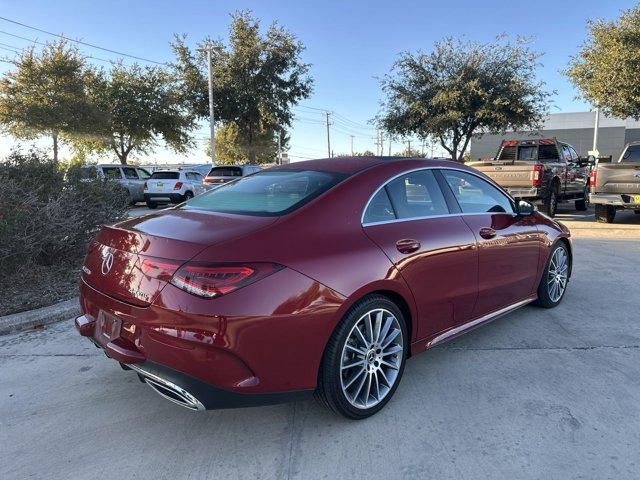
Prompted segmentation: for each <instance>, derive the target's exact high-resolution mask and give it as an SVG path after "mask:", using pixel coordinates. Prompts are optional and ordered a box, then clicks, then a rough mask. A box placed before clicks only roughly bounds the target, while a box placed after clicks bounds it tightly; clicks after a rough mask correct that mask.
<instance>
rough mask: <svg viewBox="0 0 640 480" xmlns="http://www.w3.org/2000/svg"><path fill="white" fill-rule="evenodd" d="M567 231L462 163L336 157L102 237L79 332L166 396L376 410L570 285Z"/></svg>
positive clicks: (189, 401)
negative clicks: (479, 331)
mask: <svg viewBox="0 0 640 480" xmlns="http://www.w3.org/2000/svg"><path fill="white" fill-rule="evenodd" d="M569 237H570V234H569V231H568V230H567V229H566V228H565V227H564V226H563V225H561V224H559V223H557V222H555V221H554V220H552V219H550V218H548V217H545V216H544V215H542V214H540V213H538V212H534V209H533V207H532V205H531V204H529V203H527V202H523V201H520V200H517V199H513V198H511V197H510V196H509V195H508V194H507V193H506V192H505V191H504V190H502V189H501V188H500V187H499V186H497V185H496V184H495V183H493V182H492V181H491V180H490V179H489V178H488V177H486V176H484V175H483V174H481V173H479V172H477V171H475V170H473V169H471V168H467V167H465V166H463V165H461V164H459V163H455V162H450V161H439V160H424V159H388V158H387V159H385V158H371V157H368V158H367V157H360V158H340V159H336V158H333V159H326V160H313V161H308V162H299V163H295V164H292V165H287V166H279V167H276V168H271V169H268V170H264V171H262V172H259V173H256V174H254V175H251V176H247V177H242V178H240V179H238V180H236V181H234V182H231V183H229V184H226V185H224V186H222V187H220V188H218V189H216V190H212V191H210V192H208V193H205V194H203V195H200V196H197V197H195V198H193V199H191V200H189V201H187V202H186V203H183V204H181V205H179V206H177V207H175V208H172V209H169V210H165V211H162V212H158V213H154V214H152V215H148V216H145V217H141V218H137V219H133V220H128V221H125V222H123V223H120V224H118V225H116V226H107V227H104V228H103V229H102V230H101V231H100V233H99V234H98V236H97V238H96V240H95V241H94V242H93V243H92V244H91V246H90V248H89V252H88V254H87V257H86V261H85V264H84V266H83V267H82V271H83V273H82V284H81V304H82V310H83V312H84V315H83V316H81V317H79V318H78V319H77V320H76V327H77V329H78V330H79V331H80V334H82V335H84V336H86V337H88V338H89V339H90V340H91V341H93V342H94V343H95V344H96V345H97V346H99V347H100V348H102V349H104V351H105V353H106V354H107V356H109V357H111V358H112V359H114V360H116V361H118V362H120V364H121V365H122V367H123V368H124V369H125V370H128V369H133V370H134V371H135V372H137V374H138V375H139V376H140V379H141V380H142V381H144V382H146V383H147V384H148V385H150V386H151V387H153V388H154V389H155V390H156V391H157V392H158V393H160V394H161V395H162V396H164V397H166V398H167V399H169V400H171V401H173V402H175V403H177V404H179V405H182V406H185V407H188V408H191V409H194V410H201V409H209V408H223V407H245V406H253V405H261V404H268V403H277V402H282V401H287V400H296V399H302V398H305V397H307V396H311V395H312V394H314V393H315V395H316V397H317V398H318V399H319V400H320V401H321V402H322V403H323V404H325V405H326V406H327V407H329V408H330V409H332V410H334V411H336V412H339V413H341V414H343V415H345V416H347V417H350V418H364V417H367V416H369V415H372V414H374V413H375V412H377V411H378V410H380V409H381V408H382V407H383V406H384V405H385V404H386V403H387V402H388V401H389V400H390V398H391V396H392V395H393V393H394V391H395V389H396V388H397V387H398V384H399V382H400V378H401V377H402V372H403V370H404V366H405V361H406V359H407V358H408V357H410V356H412V355H416V354H418V353H420V352H422V351H424V350H425V349H427V348H429V347H432V346H434V345H437V344H440V343H442V342H445V341H447V340H450V339H452V338H454V337H456V336H457V335H460V334H461V333H464V332H466V331H468V330H470V329H473V328H475V327H478V326H479V325H482V324H484V323H487V322H488V321H490V320H493V319H494V318H496V317H498V316H500V315H503V314H505V313H507V312H510V311H512V310H514V309H516V308H518V307H521V306H523V305H526V304H528V303H529V302H535V303H536V304H538V305H540V306H542V307H555V306H556V305H558V304H559V303H560V301H561V300H562V298H563V296H564V293H565V290H566V287H567V282H568V280H569V277H570V275H571V263H572V254H571V243H570V240H569Z"/></svg>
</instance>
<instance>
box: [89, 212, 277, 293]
mask: <svg viewBox="0 0 640 480" xmlns="http://www.w3.org/2000/svg"><path fill="white" fill-rule="evenodd" d="M276 220H277V217H252V216H244V215H228V214H222V213H213V212H194V211H184V210H176V209H170V210H165V211H163V212H159V213H157V214H153V215H148V216H145V217H141V218H136V219H133V220H128V221H126V222H122V223H120V224H118V225H116V226H105V227H103V228H102V230H100V232H99V233H98V236H97V237H96V240H95V241H94V242H93V243H92V244H91V245H90V247H89V251H88V253H87V256H86V259H85V263H84V266H83V267H82V278H83V280H84V281H85V282H87V284H89V285H90V286H91V287H93V288H95V289H96V290H99V291H100V292H103V293H105V294H107V295H109V296H111V297H114V298H116V299H118V300H122V301H124V302H127V303H131V304H134V305H138V306H147V305H149V304H150V303H151V302H153V300H154V299H155V297H156V295H157V294H158V293H159V292H160V291H161V290H162V289H163V288H164V286H165V285H166V284H167V281H168V279H164V280H160V279H158V278H154V276H153V275H150V274H149V269H148V266H149V265H150V264H159V265H162V264H163V262H162V261H163V260H170V262H165V263H169V264H171V265H173V266H175V265H180V264H182V263H184V262H186V261H188V260H189V259H191V258H193V257H194V256H195V255H197V254H198V253H199V252H200V251H202V250H203V249H205V248H206V247H209V246H212V245H215V244H217V243H220V242H223V241H228V240H232V239H234V238H238V237H240V236H244V235H247V234H249V233H251V232H253V231H256V230H258V229H261V228H264V227H265V226H267V225H269V224H271V223H273V222H275V221H276Z"/></svg>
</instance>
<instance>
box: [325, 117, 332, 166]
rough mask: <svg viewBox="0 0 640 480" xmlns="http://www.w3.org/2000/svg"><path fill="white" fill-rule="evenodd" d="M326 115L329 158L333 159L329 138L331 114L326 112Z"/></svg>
mask: <svg viewBox="0 0 640 480" xmlns="http://www.w3.org/2000/svg"><path fill="white" fill-rule="evenodd" d="M324 114H325V115H326V116H327V156H328V157H329V158H331V137H330V136H329V125H330V123H329V115H331V112H324Z"/></svg>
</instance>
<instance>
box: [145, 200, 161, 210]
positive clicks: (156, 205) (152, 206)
mask: <svg viewBox="0 0 640 480" xmlns="http://www.w3.org/2000/svg"><path fill="white" fill-rule="evenodd" d="M147 207H149V208H151V209H156V208H158V202H153V201H151V200H147Z"/></svg>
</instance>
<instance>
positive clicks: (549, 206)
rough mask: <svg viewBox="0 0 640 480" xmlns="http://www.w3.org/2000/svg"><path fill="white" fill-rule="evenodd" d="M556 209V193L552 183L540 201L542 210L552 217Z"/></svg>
mask: <svg viewBox="0 0 640 480" xmlns="http://www.w3.org/2000/svg"><path fill="white" fill-rule="evenodd" d="M556 210H558V193H557V192H556V187H555V185H553V186H552V187H551V188H550V189H549V193H547V196H546V198H545V199H544V200H543V202H542V212H543V213H545V214H546V215H548V216H550V217H551V218H553V217H555V215H556Z"/></svg>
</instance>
